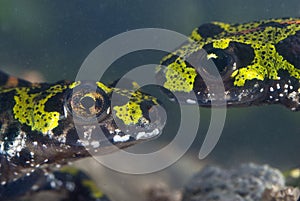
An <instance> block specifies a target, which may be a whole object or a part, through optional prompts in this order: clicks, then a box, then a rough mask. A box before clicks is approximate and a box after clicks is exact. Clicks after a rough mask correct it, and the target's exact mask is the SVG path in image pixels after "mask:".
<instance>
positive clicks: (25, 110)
mask: <svg viewBox="0 0 300 201" xmlns="http://www.w3.org/2000/svg"><path fill="white" fill-rule="evenodd" d="M64 89H66V86H62V85H55V86H52V87H50V88H49V89H48V90H46V91H43V92H37V93H30V91H31V90H32V88H25V87H24V88H17V89H16V95H15V96H14V100H15V102H16V104H15V105H14V108H13V111H14V117H15V119H18V120H19V121H20V122H21V123H23V124H26V125H28V126H30V127H31V130H33V131H40V132H42V133H43V134H47V133H48V132H49V131H50V130H52V129H53V128H55V127H57V126H58V120H59V116H60V114H59V113H58V112H56V111H53V112H48V111H45V104H46V103H47V101H48V100H49V99H50V98H51V97H53V96H55V95H56V94H57V93H60V92H62V91H63V90H64Z"/></svg>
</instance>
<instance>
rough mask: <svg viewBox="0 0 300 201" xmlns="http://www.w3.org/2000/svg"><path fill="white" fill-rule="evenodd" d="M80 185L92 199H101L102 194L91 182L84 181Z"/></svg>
mask: <svg viewBox="0 0 300 201" xmlns="http://www.w3.org/2000/svg"><path fill="white" fill-rule="evenodd" d="M82 185H83V186H84V187H86V188H88V189H89V190H90V191H91V193H92V195H93V197H94V198H102V197H103V193H102V192H101V191H100V190H99V189H98V188H97V186H96V184H95V183H94V182H93V181H92V180H89V179H85V180H83V181H82Z"/></svg>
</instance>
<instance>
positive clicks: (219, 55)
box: [207, 48, 233, 74]
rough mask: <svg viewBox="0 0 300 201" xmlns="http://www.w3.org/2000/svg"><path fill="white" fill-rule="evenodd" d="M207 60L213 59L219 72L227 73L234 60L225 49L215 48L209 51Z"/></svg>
mask: <svg viewBox="0 0 300 201" xmlns="http://www.w3.org/2000/svg"><path fill="white" fill-rule="evenodd" d="M207 59H211V60H212V61H213V62H214V63H215V65H216V66H217V68H218V70H219V72H220V73H221V74H222V73H225V72H226V71H227V70H228V67H229V66H232V65H233V58H232V56H231V55H230V54H228V53H227V52H225V51H224V50H223V49H218V48H213V49H211V50H209V51H207Z"/></svg>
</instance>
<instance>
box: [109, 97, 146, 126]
mask: <svg viewBox="0 0 300 201" xmlns="http://www.w3.org/2000/svg"><path fill="white" fill-rule="evenodd" d="M114 110H115V111H116V116H117V117H118V118H119V119H122V120H123V122H124V123H125V124H127V125H133V124H136V123H138V122H139V119H141V118H142V117H143V113H142V110H141V108H140V105H139V104H138V103H134V102H129V103H127V104H125V105H123V106H115V107H114Z"/></svg>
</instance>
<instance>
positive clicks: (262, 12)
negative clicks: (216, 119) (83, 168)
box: [0, 0, 300, 200]
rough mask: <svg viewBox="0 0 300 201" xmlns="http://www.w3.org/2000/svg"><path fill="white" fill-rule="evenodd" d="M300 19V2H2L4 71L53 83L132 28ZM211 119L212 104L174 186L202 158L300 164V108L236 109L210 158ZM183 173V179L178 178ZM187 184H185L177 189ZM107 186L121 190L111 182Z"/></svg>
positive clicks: (186, 29) (147, 59) (0, 57)
mask: <svg viewBox="0 0 300 201" xmlns="http://www.w3.org/2000/svg"><path fill="white" fill-rule="evenodd" d="M297 16H300V4H299V1H297V0H291V1H285V0H265V1H262V0H252V1H251V0H249V1H238V0H228V1H221V0H210V1H206V0H189V1H180V0H162V1H146V0H136V1H129V0H106V1H83V0H82V1H79V0H75V1H72V3H69V2H68V3H67V1H58V0H55V1H53V0H43V1H26V2H25V1H8V0H7V1H6V0H5V1H0V66H1V67H0V68H1V69H4V70H6V71H8V72H11V73H13V74H15V75H19V74H22V73H24V72H27V71H29V70H33V71H37V72H39V73H41V74H42V75H43V77H44V78H45V80H46V81H52V82H53V81H57V80H61V79H71V80H72V79H74V78H75V76H76V74H77V72H78V69H79V67H80V66H81V64H82V62H83V61H84V59H85V58H86V56H87V55H88V54H89V53H90V52H91V51H92V50H93V49H94V48H95V47H97V46H98V45H99V44H101V43H102V42H103V41H105V40H106V39H108V38H110V37H112V36H114V35H116V34H119V33H122V32H125V31H128V30H132V29H137V28H148V27H156V28H165V29H170V30H174V31H177V32H179V33H183V34H189V33H190V32H191V31H192V30H193V29H194V28H195V27H197V26H198V25H200V24H202V23H204V22H209V21H216V20H219V21H224V22H231V23H239V22H245V21H251V20H259V19H267V18H273V17H274V18H275V17H276V18H277V17H297ZM160 56H161V55H157V54H149V56H148V55H147V54H146V55H142V54H139V56H138V57H137V58H138V59H136V60H135V58H132V57H131V58H128V59H127V60H126V59H125V60H123V61H120V62H119V66H120V67H119V68H122V69H120V72H122V73H124V69H126V68H130V67H132V66H136V65H138V64H139V65H141V64H147V63H158V62H159V58H160ZM137 61H138V62H137ZM117 64H118V63H117ZM117 64H116V65H117ZM116 65H115V66H116ZM112 73H113V74H114V73H115V74H114V75H110V76H112V78H110V77H108V78H106V80H110V79H114V77H118V73H119V70H118V66H116V67H115V68H114V70H112ZM209 118H210V112H209V109H201V120H202V122H203V124H202V122H201V125H200V130H199V133H198V138H197V139H196V141H195V142H194V143H193V147H192V148H191V149H190V151H189V152H188V154H187V156H186V158H188V161H189V162H188V163H185V162H186V159H183V160H181V161H182V163H181V164H179V165H178V166H177V168H174V169H176V176H174V175H172V171H174V170H172V171H170V172H171V173H169V174H168V175H169V176H168V179H166V181H167V182H170V183H174V181H176V179H177V181H178V180H181V181H186V180H187V179H188V178H187V177H188V176H187V175H190V174H192V171H189V170H190V169H192V170H196V169H200V167H199V168H198V167H197V165H198V164H202V163H215V164H223V165H228V166H229V165H235V164H239V163H241V162H250V161H254V162H258V163H268V164H271V165H274V166H275V167H279V168H282V169H285V168H289V167H292V166H295V165H299V164H300V160H299V153H300V146H299V143H300V128H299V126H298V125H299V123H298V122H299V120H300V113H299V114H298V113H293V112H290V111H289V110H288V109H285V108H283V107H281V106H261V107H252V108H236V109H230V110H228V114H227V119H226V124H225V128H224V131H223V134H222V136H221V139H220V141H219V143H218V144H217V146H216V148H215V150H214V151H213V152H212V153H211V154H210V155H209V156H208V158H207V159H206V160H205V162H204V161H199V160H198V159H197V152H198V150H199V149H200V144H201V143H202V140H203V136H204V134H205V132H206V129H207V126H208V124H209ZM169 136H172V135H171V134H169ZM153 143H155V142H153ZM190 161H197V162H195V163H193V162H190ZM190 164H192V165H193V167H190V166H189V165H190ZM178 167H179V168H178ZM178 172H179V173H178ZM187 172H189V173H187ZM180 173H182V176H178V175H177V174H180ZM113 174H116V173H113ZM115 177H117V176H116V175H114V179H116V178H115ZM172 177H174V178H175V179H174V178H172ZM117 178H118V177H117ZM132 178H134V179H137V178H136V177H132ZM132 178H131V179H132ZM170 178H171V179H170ZM106 180H109V179H106ZM132 180H133V179H132ZM154 182H155V181H154ZM117 183H118V182H117ZM121 183H122V182H121ZM125 183H126V182H125ZM181 184H182V183H181V182H178V183H177V184H176V185H173V186H176V187H178V186H180V185H181ZM104 185H105V184H104ZM114 185H117V184H114ZM120 186H121V188H122V189H123V190H124V189H125V190H124V192H125V194H126V188H127V187H126V186H124V183H123V184H120ZM106 189H108V191H109V193H111V194H114V192H113V190H111V188H110V186H109V185H108V186H106ZM128 191H130V193H128V195H126V196H127V198H125V199H128V200H130V199H131V198H132V197H135V196H136V195H135V193H136V191H135V190H132V189H129V190H128ZM124 192H123V193H124ZM116 199H118V196H116Z"/></svg>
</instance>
